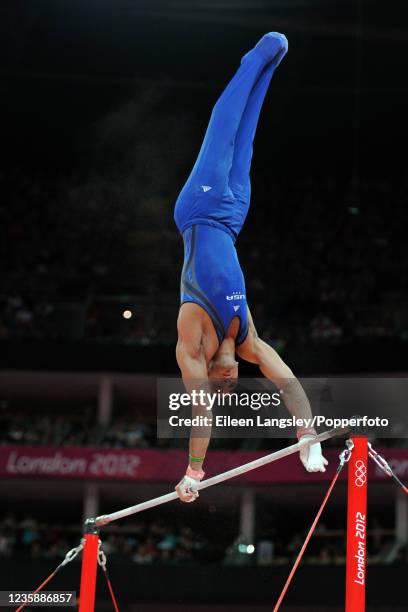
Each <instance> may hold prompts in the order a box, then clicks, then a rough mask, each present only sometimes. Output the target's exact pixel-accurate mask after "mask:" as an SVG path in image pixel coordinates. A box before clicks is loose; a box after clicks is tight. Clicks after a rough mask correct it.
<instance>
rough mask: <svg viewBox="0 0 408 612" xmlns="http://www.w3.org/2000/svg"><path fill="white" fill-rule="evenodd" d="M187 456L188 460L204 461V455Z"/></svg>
mask: <svg viewBox="0 0 408 612" xmlns="http://www.w3.org/2000/svg"><path fill="white" fill-rule="evenodd" d="M188 458H189V459H190V461H204V459H205V457H193V455H189V456H188Z"/></svg>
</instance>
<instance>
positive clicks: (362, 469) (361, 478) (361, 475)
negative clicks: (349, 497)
mask: <svg viewBox="0 0 408 612" xmlns="http://www.w3.org/2000/svg"><path fill="white" fill-rule="evenodd" d="M355 467H356V471H355V477H356V479H355V481H354V484H355V485H356V487H363V486H364V485H365V483H366V482H367V468H366V465H365V463H364V461H362V460H361V459H358V461H356V463H355Z"/></svg>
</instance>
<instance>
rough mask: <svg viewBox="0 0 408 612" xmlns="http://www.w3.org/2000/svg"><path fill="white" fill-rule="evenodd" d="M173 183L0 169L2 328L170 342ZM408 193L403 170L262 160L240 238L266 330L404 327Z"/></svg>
mask: <svg viewBox="0 0 408 612" xmlns="http://www.w3.org/2000/svg"><path fill="white" fill-rule="evenodd" d="M171 189H172V190H173V191H171ZM176 195H177V186H175V185H173V184H172V185H171V186H169V189H168V191H167V192H161V193H155V194H154V195H152V197H151V198H150V200H149V201H140V199H138V197H137V186H136V185H135V184H132V181H131V179H130V178H129V177H127V178H124V179H122V180H121V179H120V178H116V179H113V178H109V177H106V178H103V177H101V176H95V177H94V178H92V177H87V180H86V181H84V180H81V179H80V178H79V177H77V178H76V179H75V180H74V179H71V180H69V181H68V180H67V179H66V178H63V177H58V176H56V177H54V179H52V180H51V179H49V178H46V177H44V176H41V175H38V174H36V175H33V176H31V177H30V176H28V175H27V173H25V172H23V171H22V170H19V169H14V170H8V171H3V172H2V173H0V227H1V233H2V236H3V238H2V239H1V240H0V255H1V257H0V262H1V263H0V266H1V274H2V289H1V293H0V338H30V339H35V340H45V339H51V340H53V339H81V338H92V339H102V340H103V339H106V340H114V341H119V342H134V343H141V344H150V343H166V342H173V341H174V340H175V318H176V314H177V309H178V299H179V297H178V285H179V281H178V277H179V272H180V269H181V262H182V244H181V241H180V238H179V236H178V234H177V231H176V228H175V226H174V224H173V220H172V207H173V204H174V199H175V197H176ZM407 196H408V184H407V183H406V182H404V181H402V180H400V181H395V184H393V183H391V182H390V181H385V180H381V179H370V180H361V181H360V182H359V183H358V184H355V185H353V184H350V183H347V182H345V181H344V180H343V181H340V180H339V179H336V178H334V177H320V178H316V177H315V178H307V179H306V178H305V179H302V178H297V179H294V178H293V177H290V178H289V177H288V178H285V177H279V178H277V177H274V176H270V173H269V172H267V171H265V172H264V173H263V172H262V168H258V169H257V180H256V187H255V190H254V194H253V205H252V209H251V211H250V214H249V218H248V221H247V225H246V227H245V229H244V230H243V232H242V234H241V236H240V237H239V240H238V243H237V245H238V252H239V254H240V259H241V264H242V267H243V269H244V272H245V277H246V284H247V294H248V301H249V304H250V306H251V308H252V310H253V314H254V318H255V320H256V322H257V326H258V328H259V331H260V332H261V333H262V335H263V336H264V337H265V338H266V339H268V340H270V341H281V342H282V341H284V340H287V339H294V340H295V341H298V342H310V341H312V342H339V341H341V340H347V339H350V338H353V337H369V338H372V337H393V338H405V337H406V336H407V335H408V334H407V330H408V325H407V323H408V322H407V316H406V312H407V308H406V303H407V302H408V286H407V282H408V281H407V276H406V274H405V269H404V262H405V259H406V254H407V253H406V248H407V247H406V239H405V235H404V231H405V230H404V224H403V223H401V219H402V218H403V213H404V206H405V201H406V199H407ZM125 311H127V314H124V313H125ZM129 313H130V314H129Z"/></svg>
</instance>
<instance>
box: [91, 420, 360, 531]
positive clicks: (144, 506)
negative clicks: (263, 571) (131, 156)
mask: <svg viewBox="0 0 408 612" xmlns="http://www.w3.org/2000/svg"><path fill="white" fill-rule="evenodd" d="M348 431H349V428H344V427H337V428H335V429H330V430H329V431H325V432H323V433H321V434H319V435H318V436H316V437H315V438H313V439H303V440H300V441H299V442H297V443H296V444H292V445H291V446H287V447H286V448H282V449H281V450H279V451H276V452H274V453H270V454H269V455H265V456H264V457H259V459H255V460H254V461H250V462H249V463H244V465H241V466H238V467H236V468H233V469H232V470H228V471H227V472H222V474H218V475H217V476H213V477H212V478H207V480H203V481H202V482H200V483H199V485H198V487H197V489H198V490H199V491H201V490H202V489H206V488H207V487H212V486H213V485H216V484H219V483H220V482H224V481H225V480H229V479H230V478H235V477H236V476H240V475H241V474H245V473H246V472H250V471H251V470H255V469H256V468H259V467H262V466H263V465H267V464H268V463H272V462H273V461H278V459H283V457H288V456H289V455H292V454H293V453H296V452H298V451H299V450H300V449H301V448H304V447H305V446H311V445H312V444H316V443H317V442H324V441H325V440H329V439H330V438H334V437H335V436H340V435H342V434H345V433H347V432H348ZM175 499H178V495H177V493H176V491H173V492H172V493H167V494H166V495H161V496H160V497H155V498H154V499H150V500H148V501H145V502H142V503H141V504H136V505H135V506H130V507H129V508H124V510H118V511H117V512H112V513H111V514H102V515H101V516H98V517H96V519H95V525H96V526H97V527H102V525H107V524H108V523H112V521H117V520H119V519H122V518H125V517H126V516H131V515H132V514H137V513H138V512H143V511H144V510H148V509H149V508H154V507H155V506H160V505H161V504H167V503H168V502H171V501H173V500H175Z"/></svg>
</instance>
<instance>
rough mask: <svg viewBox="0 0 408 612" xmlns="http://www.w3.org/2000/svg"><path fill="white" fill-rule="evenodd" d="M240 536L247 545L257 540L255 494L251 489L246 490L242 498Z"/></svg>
mask: <svg viewBox="0 0 408 612" xmlns="http://www.w3.org/2000/svg"><path fill="white" fill-rule="evenodd" d="M239 522H240V529H239V535H240V538H241V540H242V541H243V542H245V543H246V544H253V543H254V540H255V493H254V490H253V489H251V488H249V487H248V488H245V489H244V490H243V491H242V496H241V508H240V517H239Z"/></svg>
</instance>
